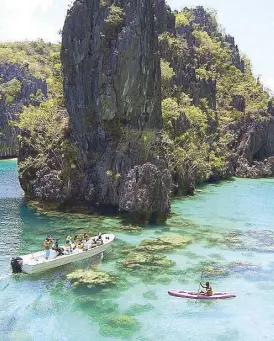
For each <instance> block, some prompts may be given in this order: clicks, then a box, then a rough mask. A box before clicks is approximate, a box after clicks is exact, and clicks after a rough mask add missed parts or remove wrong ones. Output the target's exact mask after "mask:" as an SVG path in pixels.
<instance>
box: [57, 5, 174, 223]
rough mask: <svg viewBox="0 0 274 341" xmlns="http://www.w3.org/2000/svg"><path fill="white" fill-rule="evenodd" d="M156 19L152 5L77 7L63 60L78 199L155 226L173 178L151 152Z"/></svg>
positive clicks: (157, 98) (157, 107) (156, 119)
mask: <svg viewBox="0 0 274 341" xmlns="http://www.w3.org/2000/svg"><path fill="white" fill-rule="evenodd" d="M162 2H163V1H160V3H162ZM155 6H156V8H157V1H156V4H155ZM154 14H155V11H154V6H153V1H152V0H147V1H142V0H134V1H132V0H121V1H105V2H104V1H100V0H85V1H78V0H77V1H75V3H74V5H73V7H72V8H71V10H70V11H69V12H68V15H67V18H66V21H65V25H64V29H63V44H62V62H63V68H64V93H65V101H66V107H67V110H68V114H69V117H70V122H71V129H72V133H71V139H72V141H73V143H74V144H75V145H77V148H78V157H79V159H80V162H81V165H82V170H83V173H84V175H83V181H82V182H81V183H80V184H78V185H77V189H78V190H77V193H73V197H74V198H75V199H76V198H77V199H78V200H79V201H85V202H87V203H89V205H92V206H112V207H116V208H117V209H119V210H120V211H123V212H128V213H130V214H136V213H137V214H139V215H141V216H144V218H145V219H153V220H157V219H158V218H159V217H160V216H162V217H166V215H167V213H168V212H169V199H170V192H171V176H170V173H169V171H168V170H167V169H166V165H165V163H164V162H159V161H158V160H154V157H153V153H152V152H151V150H150V149H151V146H152V145H153V143H154V139H155V138H154V133H155V131H157V130H160V129H161V128H162V115H161V82H160V67H159V54H158V39H157V32H156V23H155V17H154Z"/></svg>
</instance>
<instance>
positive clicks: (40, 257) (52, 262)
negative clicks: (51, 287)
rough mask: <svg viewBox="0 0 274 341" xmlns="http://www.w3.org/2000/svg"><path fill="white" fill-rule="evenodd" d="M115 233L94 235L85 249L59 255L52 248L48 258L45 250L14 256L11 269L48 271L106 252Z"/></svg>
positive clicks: (68, 251) (18, 270)
mask: <svg viewBox="0 0 274 341" xmlns="http://www.w3.org/2000/svg"><path fill="white" fill-rule="evenodd" d="M114 239H115V235H114V234H102V235H101V236H100V238H99V239H98V236H97V237H92V238H90V239H89V240H88V241H87V242H86V243H85V247H84V249H79V248H78V247H76V248H75V249H72V251H70V250H66V247H65V246H60V247H61V248H63V249H64V253H63V255H60V256H57V255H58V252H56V251H55V250H50V256H49V258H48V259H46V257H45V251H39V252H35V253H31V254H28V255H24V256H20V257H15V258H12V260H11V269H12V271H13V272H14V273H17V272H25V273H27V274H32V273H37V272H42V271H46V270H49V269H53V268H56V267H58V266H62V265H65V264H69V263H72V262H77V261H81V260H84V259H87V258H89V257H93V256H95V255H98V254H100V253H102V252H104V251H105V250H106V249H107V248H108V247H109V246H110V245H111V244H112V242H113V241H114Z"/></svg>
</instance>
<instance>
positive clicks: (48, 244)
mask: <svg viewBox="0 0 274 341" xmlns="http://www.w3.org/2000/svg"><path fill="white" fill-rule="evenodd" d="M51 245H52V242H51V240H50V239H49V237H47V238H46V239H45V240H44V249H45V251H46V259H49V256H50V249H51Z"/></svg>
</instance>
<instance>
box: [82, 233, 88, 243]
mask: <svg viewBox="0 0 274 341" xmlns="http://www.w3.org/2000/svg"><path fill="white" fill-rule="evenodd" d="M83 239H85V241H86V242H87V241H88V240H89V235H88V233H87V232H85V233H84V236H83Z"/></svg>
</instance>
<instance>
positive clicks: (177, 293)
mask: <svg viewBox="0 0 274 341" xmlns="http://www.w3.org/2000/svg"><path fill="white" fill-rule="evenodd" d="M168 294H169V295H170V296H174V297H180V298H189V299H194V300H205V301H206V300H223V299H227V298H233V297H236V295H235V294H234V293H232V292H215V293H214V294H213V295H212V296H206V295H199V294H197V292H191V291H183V290H169V291H168Z"/></svg>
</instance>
